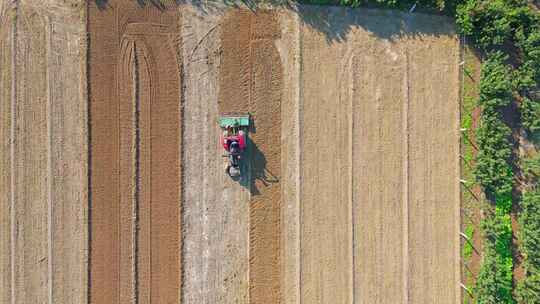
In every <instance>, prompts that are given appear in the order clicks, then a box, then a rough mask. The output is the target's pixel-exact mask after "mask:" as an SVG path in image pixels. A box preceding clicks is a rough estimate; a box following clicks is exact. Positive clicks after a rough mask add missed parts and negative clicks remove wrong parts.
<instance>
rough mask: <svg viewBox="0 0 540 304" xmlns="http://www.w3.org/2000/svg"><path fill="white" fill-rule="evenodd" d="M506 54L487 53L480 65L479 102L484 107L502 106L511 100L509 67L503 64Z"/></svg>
mask: <svg viewBox="0 0 540 304" xmlns="http://www.w3.org/2000/svg"><path fill="white" fill-rule="evenodd" d="M506 60H508V56H507V55H504V54H503V53H502V52H500V51H497V52H492V53H489V55H488V57H487V60H486V61H485V62H484V63H483V65H482V73H481V78H480V100H479V104H480V105H481V106H483V107H485V108H496V107H504V106H507V105H509V104H510V103H511V102H512V81H511V79H510V76H511V74H510V71H511V68H510V67H509V66H508V65H506V64H505V61H506Z"/></svg>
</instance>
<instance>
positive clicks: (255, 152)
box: [239, 127, 279, 195]
mask: <svg viewBox="0 0 540 304" xmlns="http://www.w3.org/2000/svg"><path fill="white" fill-rule="evenodd" d="M252 128H253V127H252ZM253 131H254V130H250V132H253ZM248 134H249V133H248ZM246 139H247V147H248V148H247V151H246V152H247V153H246V154H247V158H246V159H247V160H248V161H247V163H244V164H242V170H243V171H242V172H243V173H242V176H241V178H240V179H239V182H240V184H241V185H242V186H243V187H245V188H246V189H248V190H249V192H250V193H251V195H260V194H261V191H260V190H261V188H262V187H269V186H270V185H272V184H275V183H279V177H278V176H276V175H275V174H274V173H273V172H271V171H270V170H268V168H267V160H266V157H265V155H264V153H263V152H262V151H261V150H260V149H259V147H257V145H256V144H255V143H254V142H253V140H251V138H250V137H249V135H248V136H247V137H246Z"/></svg>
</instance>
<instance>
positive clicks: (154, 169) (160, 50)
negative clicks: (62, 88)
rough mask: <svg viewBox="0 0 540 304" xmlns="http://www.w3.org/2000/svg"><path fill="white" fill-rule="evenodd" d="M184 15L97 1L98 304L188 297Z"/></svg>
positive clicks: (94, 255) (93, 18)
mask: <svg viewBox="0 0 540 304" xmlns="http://www.w3.org/2000/svg"><path fill="white" fill-rule="evenodd" d="M177 18H178V15H177V11H176V10H175V8H174V7H171V8H169V7H166V8H165V9H164V10H159V9H157V8H155V7H153V6H146V7H144V8H141V7H139V6H138V5H136V4H135V2H132V1H127V0H118V1H111V2H109V3H108V6H107V8H106V9H104V10H100V9H98V8H97V7H96V5H95V4H94V3H93V2H91V4H90V9H89V31H90V37H91V39H90V46H89V48H90V52H89V56H90V58H89V61H90V73H89V77H90V79H89V80H90V84H89V86H90V96H89V97H90V118H91V120H90V123H91V148H90V149H91V172H92V173H91V187H92V188H91V189H92V200H91V224H90V235H91V242H90V246H91V248H90V250H91V254H90V278H91V279H90V301H91V303H128V302H130V301H135V300H136V301H137V303H178V302H179V301H180V292H179V286H181V282H180V273H181V270H180V268H181V265H180V260H181V257H180V248H181V244H180V239H181V238H180V231H181V228H180V227H181V223H180V216H181V215H180V204H181V197H180V193H181V190H180V186H181V180H180V179H181V161H180V149H181V138H180V134H181V125H182V124H181V114H182V113H181V105H180V102H179V101H180V99H181V98H180V95H181V94H180V74H181V73H180V61H179V58H178V57H177V54H178V47H179V43H178V40H177V39H176V38H175V37H177V35H175V34H174V33H176V32H177V24H178V20H177Z"/></svg>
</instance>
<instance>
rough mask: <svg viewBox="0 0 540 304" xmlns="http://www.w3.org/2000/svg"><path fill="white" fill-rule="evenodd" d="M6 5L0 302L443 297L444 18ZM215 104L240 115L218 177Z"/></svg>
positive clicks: (130, 4)
mask: <svg viewBox="0 0 540 304" xmlns="http://www.w3.org/2000/svg"><path fill="white" fill-rule="evenodd" d="M7 3H10V2H7V1H6V0H0V24H2V27H1V28H0V63H1V64H2V69H1V70H0V110H1V111H0V113H1V114H0V115H2V116H1V117H2V119H1V120H0V136H1V137H2V138H3V139H4V138H6V139H8V140H6V141H4V140H3V141H2V142H3V143H4V144H2V145H0V164H1V167H0V172H2V176H1V177H0V207H2V208H3V210H5V211H7V212H2V213H0V228H2V229H0V284H1V285H0V286H1V287H2V288H0V300H1V301H4V302H9V301H13V303H50V304H52V303H59V304H62V303H72V302H73V301H74V300H73V299H76V300H75V301H76V302H77V303H96V304H97V303H99V304H101V303H154V304H155V303H183V304H185V303H194V304H200V303H208V304H214V303H227V304H229V303H230V304H233V303H235V304H248V303H265V304H266V303H270V304H271V303H287V304H293V303H294V304H299V303H370V304H371V303H392V304H394V303H433V301H434V300H433V299H436V302H437V303H458V302H460V300H461V291H460V288H459V281H460V264H459V254H460V242H459V234H458V233H459V227H460V219H459V207H460V201H459V161H458V160H459V159H458V155H459V134H458V128H459V126H458V124H459V107H458V105H459V98H458V97H459V96H458V95H459V68H458V63H459V62H458V61H459V43H458V41H457V38H456V35H455V33H454V29H453V26H452V22H451V20H447V19H445V18H442V17H437V16H428V15H421V14H405V13H400V12H395V11H380V10H371V9H369V10H368V9H359V10H349V9H341V8H331V7H310V6H307V7H306V6H301V7H298V9H297V10H296V11H293V10H289V9H285V8H283V9H274V10H258V11H256V12H252V11H250V10H248V9H245V8H231V7H227V6H225V5H224V4H222V3H219V2H212V3H208V4H182V5H175V4H173V1H170V4H167V5H165V6H164V7H162V8H161V9H158V8H156V7H155V6H152V5H146V6H144V7H141V6H140V5H138V4H137V2H136V1H131V0H109V1H98V2H94V1H90V2H89V5H88V11H87V14H88V16H86V15H85V14H86V13H84V12H86V10H83V9H81V7H77V6H73V7H71V6H70V7H71V10H70V9H68V8H59V6H60V5H61V4H60V1H55V0H54V1H53V0H49V1H46V2H43V3H42V5H36V7H34V6H32V5H28V1H26V2H25V1H21V3H23V4H21V6H20V7H19V9H18V10H17V11H9V10H8V7H10V6H8V4H7ZM70 3H71V4H76V3H77V1H71V2H70ZM96 3H99V4H100V5H98V4H96ZM167 3H169V2H167ZM50 11H53V12H56V13H50ZM67 12H69V14H68V13H67ZM10 14H19V15H20V16H23V17H24V18H18V19H17V20H18V21H17V24H14V23H10V22H9V21H8V20H15V19H13V18H9V16H10ZM43 16H52V17H50V18H52V19H48V18H43ZM86 17H88V18H87V19H88V23H87V24H86V23H84V22H83V20H86ZM51 20H52V21H51ZM77 20H78V21H77ZM53 21H54V22H53ZM4 25H6V26H4ZM15 25H16V28H15V31H13V30H12V29H14V26H15ZM86 26H87V28H86ZM84 31H88V33H89V35H88V36H89V39H88V43H89V45H88V52H86V44H85V41H86V39H81V38H82V37H84V35H83V34H81V33H83V32H84ZM14 33H16V35H14ZM14 36H16V37H14ZM14 52H15V54H14ZM86 56H88V57H86ZM86 63H88V64H86ZM4 67H6V68H4ZM12 67H15V69H13V68H12ZM86 68H88V73H87V71H86ZM12 84H14V85H12ZM13 89H14V90H13ZM86 92H88V96H86ZM87 100H88V106H87V103H86V101H87ZM14 105H15V106H14ZM87 110H88V113H87V112H86V111H87ZM224 112H249V113H251V115H252V119H253V125H252V127H251V128H250V130H249V147H248V154H247V158H246V164H245V168H246V170H245V174H244V176H243V177H242V178H241V179H240V180H238V181H236V180H233V179H231V178H229V177H228V176H227V175H226V173H225V171H224V165H225V160H224V159H223V157H222V154H223V151H222V147H221V146H220V144H219V141H218V139H219V134H220V129H219V127H218V124H217V122H218V118H219V115H220V114H221V113H224ZM87 120H88V121H87ZM13 123H15V124H14V125H13ZM87 128H88V129H87ZM87 132H88V133H89V134H87ZM2 189H3V190H4V191H2ZM4 228H5V229H4Z"/></svg>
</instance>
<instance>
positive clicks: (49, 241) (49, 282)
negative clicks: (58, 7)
mask: <svg viewBox="0 0 540 304" xmlns="http://www.w3.org/2000/svg"><path fill="white" fill-rule="evenodd" d="M45 22H46V23H47V24H46V25H45V27H46V29H45V62H46V64H47V66H48V68H46V69H45V83H46V93H45V94H46V97H47V100H46V104H45V109H46V110H45V111H46V114H45V115H46V120H47V121H46V125H47V186H46V187H47V272H48V273H47V296H48V300H49V304H53V286H52V284H53V265H52V263H53V239H54V235H53V231H52V227H53V224H52V221H53V202H52V191H53V189H52V188H53V183H54V182H53V168H52V148H53V143H52V142H53V134H52V129H53V128H52V121H51V120H52V97H51V94H52V93H51V79H50V68H51V67H50V66H49V63H50V62H49V61H50V59H51V58H50V56H51V47H52V41H51V35H52V30H53V29H52V24H51V20H50V17H49V16H46V17H45Z"/></svg>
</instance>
